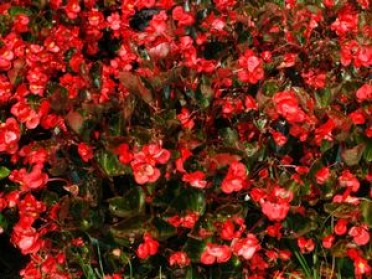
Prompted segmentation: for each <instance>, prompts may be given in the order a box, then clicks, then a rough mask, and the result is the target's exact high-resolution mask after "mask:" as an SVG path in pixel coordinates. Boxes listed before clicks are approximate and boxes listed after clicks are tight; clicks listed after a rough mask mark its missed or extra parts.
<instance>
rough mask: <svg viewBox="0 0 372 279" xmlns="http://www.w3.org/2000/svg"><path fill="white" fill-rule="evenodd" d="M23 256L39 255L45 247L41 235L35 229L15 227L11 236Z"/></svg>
mask: <svg viewBox="0 0 372 279" xmlns="http://www.w3.org/2000/svg"><path fill="white" fill-rule="evenodd" d="M11 239H12V242H13V243H14V244H15V245H17V246H18V248H19V249H20V250H21V253H22V254H23V255H27V254H35V253H37V252H38V251H39V250H40V248H41V247H42V245H43V241H42V240H41V239H40V234H39V233H38V232H37V231H36V230H35V229H34V228H33V227H23V226H21V225H18V224H17V225H15V226H14V227H13V232H12V236H11Z"/></svg>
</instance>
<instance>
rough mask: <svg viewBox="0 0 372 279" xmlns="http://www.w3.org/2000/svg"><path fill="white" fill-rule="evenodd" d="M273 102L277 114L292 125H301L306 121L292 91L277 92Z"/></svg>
mask: <svg viewBox="0 0 372 279" xmlns="http://www.w3.org/2000/svg"><path fill="white" fill-rule="evenodd" d="M273 101H274V104H275V107H276V110H277V112H278V113H279V114H280V115H282V116H283V117H284V118H285V119H287V120H288V121H289V122H292V123H301V122H304V121H305V119H306V114H305V113H304V112H303V111H302V109H301V108H300V107H299V103H298V100H297V97H296V94H295V93H294V92H292V91H283V92H278V93H276V94H275V95H274V97H273Z"/></svg>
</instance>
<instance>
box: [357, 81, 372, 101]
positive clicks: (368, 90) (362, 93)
mask: <svg viewBox="0 0 372 279" xmlns="http://www.w3.org/2000/svg"><path fill="white" fill-rule="evenodd" d="M356 97H357V100H358V102H360V103H361V102H363V101H370V100H372V85H370V84H367V83H366V84H363V85H362V87H360V88H359V89H358V90H357V92H356Z"/></svg>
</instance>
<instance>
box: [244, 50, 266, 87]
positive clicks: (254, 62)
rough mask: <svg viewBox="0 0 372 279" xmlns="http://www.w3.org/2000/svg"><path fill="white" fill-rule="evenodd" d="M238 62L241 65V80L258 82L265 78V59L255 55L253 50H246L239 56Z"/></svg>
mask: <svg viewBox="0 0 372 279" xmlns="http://www.w3.org/2000/svg"><path fill="white" fill-rule="evenodd" d="M238 64H239V66H240V67H241V68H240V69H239V72H238V78H239V80H240V81H242V82H249V83H252V84H256V83H257V82H258V81H259V80H262V79H263V78H264V69H263V61H262V59H261V58H259V57H257V56H255V55H254V52H253V51H252V50H250V49H248V50H246V51H245V53H244V55H243V56H241V57H239V60H238Z"/></svg>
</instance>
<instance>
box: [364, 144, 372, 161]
mask: <svg viewBox="0 0 372 279" xmlns="http://www.w3.org/2000/svg"><path fill="white" fill-rule="evenodd" d="M363 158H364V160H366V161H367V163H370V162H371V161H372V140H371V139H369V140H368V141H367V143H366V148H365V149H364V152H363Z"/></svg>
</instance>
